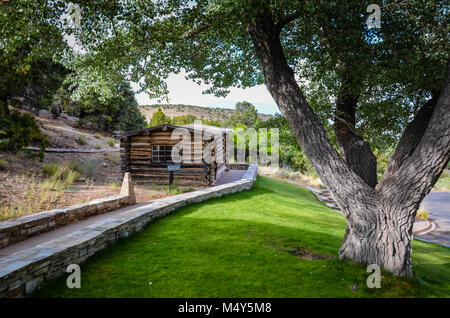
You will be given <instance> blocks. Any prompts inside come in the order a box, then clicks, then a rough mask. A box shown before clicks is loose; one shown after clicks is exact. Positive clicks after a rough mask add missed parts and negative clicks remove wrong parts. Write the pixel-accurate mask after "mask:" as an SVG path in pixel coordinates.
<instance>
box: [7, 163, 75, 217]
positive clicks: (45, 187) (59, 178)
mask: <svg viewBox="0 0 450 318" xmlns="http://www.w3.org/2000/svg"><path fill="white" fill-rule="evenodd" d="M42 172H43V174H44V175H46V176H47V177H46V178H45V179H44V180H43V181H37V179H36V177H35V176H33V175H31V176H29V175H27V174H24V175H23V176H22V178H23V179H26V181H25V180H22V181H24V182H23V183H24V184H26V188H24V193H23V198H21V200H19V201H17V202H15V203H14V204H12V205H2V206H0V221H5V220H8V219H11V218H18V217H21V216H25V215H29V214H33V213H36V212H39V211H44V210H49V209H51V208H52V206H53V204H54V203H56V202H60V201H63V200H64V191H65V190H66V189H68V188H69V187H70V186H71V185H72V184H73V183H75V182H76V181H77V180H78V179H79V177H80V174H79V173H78V172H77V171H75V170H73V169H72V168H71V167H70V166H69V165H60V164H57V163H51V164H46V165H43V166H42Z"/></svg>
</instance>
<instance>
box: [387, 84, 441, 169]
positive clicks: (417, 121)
mask: <svg viewBox="0 0 450 318" xmlns="http://www.w3.org/2000/svg"><path fill="white" fill-rule="evenodd" d="M438 97H439V93H437V94H436V93H435V94H433V96H432V98H431V99H430V100H429V101H428V102H426V103H425V104H424V105H423V106H422V107H421V108H420V109H419V111H418V112H417V114H416V116H414V119H413V120H412V121H411V122H410V123H409V124H408V126H407V127H406V129H405V131H404V132H403V134H402V136H401V137H400V140H399V142H398V144H397V147H396V149H395V152H394V155H393V156H392V157H391V159H390V160H389V162H388V165H387V167H386V171H385V174H386V175H389V174H392V173H394V172H395V171H396V170H398V169H399V168H400V167H401V166H402V164H403V162H404V161H405V160H406V159H407V158H408V157H409V156H411V155H412V154H413V153H414V150H415V149H416V147H417V145H418V144H419V142H420V140H421V139H422V137H423V135H424V134H425V131H426V129H427V127H428V124H429V122H430V119H431V116H432V115H433V111H434V109H435V107H436V103H437V99H438Z"/></svg>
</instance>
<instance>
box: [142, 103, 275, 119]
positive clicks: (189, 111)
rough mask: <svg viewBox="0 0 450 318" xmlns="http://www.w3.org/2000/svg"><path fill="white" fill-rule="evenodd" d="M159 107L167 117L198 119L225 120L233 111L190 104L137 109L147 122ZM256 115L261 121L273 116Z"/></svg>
mask: <svg viewBox="0 0 450 318" xmlns="http://www.w3.org/2000/svg"><path fill="white" fill-rule="evenodd" d="M159 107H161V109H162V111H163V112H164V114H165V115H166V116H169V117H174V116H181V115H193V116H195V117H197V118H199V119H213V120H216V119H217V120H219V121H225V120H227V119H228V118H229V117H230V116H231V114H232V113H233V109H228V108H211V107H202V106H192V105H160V104H155V105H143V106H139V110H140V111H141V113H142V115H143V116H144V117H145V119H146V121H147V122H149V121H150V119H151V118H152V115H153V113H154V112H156V111H157V110H158V108H159ZM258 116H259V118H260V119H261V120H262V121H265V120H267V119H270V118H272V117H274V116H273V115H266V114H258Z"/></svg>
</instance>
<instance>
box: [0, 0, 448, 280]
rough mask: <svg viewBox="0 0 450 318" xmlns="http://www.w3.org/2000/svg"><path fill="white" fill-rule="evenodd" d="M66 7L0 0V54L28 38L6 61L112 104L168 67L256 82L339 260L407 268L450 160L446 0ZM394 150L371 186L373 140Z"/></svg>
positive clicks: (218, 86)
mask: <svg viewBox="0 0 450 318" xmlns="http://www.w3.org/2000/svg"><path fill="white" fill-rule="evenodd" d="M73 3H75V4H77V5H79V7H80V9H81V19H80V25H76V26H73V25H68V24H66V23H64V21H63V20H62V19H60V17H61V15H62V14H63V12H64V10H66V6H65V5H66V3H65V1H62V0H54V1H49V2H45V3H44V4H41V3H40V2H35V1H26V0H21V1H20V0H19V1H10V2H3V3H1V13H0V31H1V34H2V39H1V40H0V52H2V54H3V55H2V59H3V60H4V57H6V59H7V60H8V58H9V57H10V56H12V55H13V54H14V51H16V50H17V49H18V48H22V47H24V46H25V45H26V44H27V43H32V44H30V45H31V46H30V51H29V53H27V54H24V57H20V58H19V59H18V60H17V62H15V64H14V65H22V64H23V63H24V62H27V61H28V60H33V59H36V58H37V57H40V58H42V57H51V58H52V59H53V60H54V61H55V62H56V61H58V62H60V63H62V64H64V65H65V66H66V67H67V68H68V69H70V70H71V71H72V72H71V74H70V76H69V77H68V82H69V83H70V84H71V85H73V86H74V94H73V95H74V96H75V97H77V98H79V99H81V98H82V97H83V96H87V95H88V94H90V93H92V94H95V96H97V97H98V98H99V99H100V100H107V99H110V98H114V97H115V96H116V95H117V94H118V92H119V90H120V85H119V84H120V83H122V82H124V81H133V82H139V83H140V84H141V88H142V89H146V90H147V92H149V93H150V96H151V97H156V96H163V95H164V94H165V93H167V89H166V84H165V79H167V77H168V76H169V74H171V73H178V72H180V71H181V70H185V71H186V72H187V74H188V75H187V77H188V78H190V79H192V80H194V81H196V82H198V83H205V84H207V85H209V88H208V89H207V90H206V91H205V92H206V93H213V94H216V95H218V96H225V95H226V93H227V92H228V89H229V88H230V87H232V86H235V87H244V88H245V87H250V86H254V85H257V84H262V83H265V84H266V87H267V89H268V91H269V93H270V94H271V95H272V97H273V98H274V100H275V102H276V103H277V105H278V107H279V108H280V111H281V112H282V113H283V115H284V116H285V117H286V120H287V122H288V124H289V126H290V127H291V128H292V130H293V132H294V135H295V138H296V140H297V142H298V143H299V145H300V146H301V148H302V150H303V152H304V153H305V155H306V156H307V157H308V159H309V160H310V162H311V164H312V165H313V167H314V169H315V170H316V171H317V173H318V174H319V176H320V178H321V179H322V181H323V182H324V183H325V185H326V186H327V187H328V188H329V189H330V191H331V192H332V193H333V196H334V197H335V199H336V201H337V202H338V204H339V205H340V207H341V208H342V210H343V213H344V214H345V215H346V217H347V220H348V222H347V231H346V235H345V238H344V243H343V246H342V248H341V251H340V257H341V258H351V259H353V260H355V261H358V262H363V263H376V264H379V265H381V266H383V267H385V268H386V269H388V270H390V271H391V272H393V273H395V274H400V275H412V267H411V262H410V253H411V247H410V241H411V235H410V234H409V233H411V231H412V224H413V220H414V215H415V212H416V210H417V208H418V206H419V204H420V202H421V200H422V199H423V197H424V196H425V195H426V193H428V191H430V189H431V187H432V186H433V184H434V183H435V182H436V180H437V178H438V177H439V175H440V174H441V173H442V170H443V169H444V167H445V166H446V165H447V163H448V161H449V158H450V136H449V133H450V127H449V125H450V118H449V116H450V111H449V107H450V106H449V104H450V101H449V100H450V87H449V86H450V79H449V75H448V72H449V69H448V64H449V54H448V53H449V52H450V50H449V41H448V34H449V27H450V25H449V23H448V20H449V14H450V10H449V8H448V3H447V2H446V1H443V0H433V1H421V0H407V1H401V2H400V1H396V0H391V1H384V2H383V4H382V5H381V13H382V15H381V17H382V20H381V28H379V29H369V28H368V26H367V25H366V18H367V13H366V8H367V6H368V4H369V2H368V1H356V0H347V1H329V0H315V1H300V0H292V1H281V0H221V1H216V0H197V1H194V2H193V1H189V0H161V1H130V0H117V1H88V2H87V1H81V0H74V1H73ZM42 34H45V35H46V36H45V37H42ZM68 36H72V37H73V39H75V43H76V44H77V45H78V49H77V50H71V49H69V48H68V46H67V44H66V41H65V40H67V39H68ZM4 37H5V38H4ZM49 43H51V45H49ZM18 69H19V67H15V68H14V70H18ZM330 136H332V138H330ZM333 140H334V141H335V144H333V143H332V141H333ZM397 141H398V143H397ZM395 144H397V145H396V150H395V152H394V154H393V156H392V158H391V159H390V160H389V163H388V164H387V168H386V172H385V174H384V176H383V177H382V179H381V180H380V182H378V180H377V176H376V158H375V155H374V153H373V150H372V148H375V147H381V148H382V147H385V148H387V147H393V146H394V145H395ZM334 146H335V147H334ZM336 147H337V149H335V148H336Z"/></svg>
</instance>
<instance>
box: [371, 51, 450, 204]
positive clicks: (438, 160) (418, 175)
mask: <svg viewBox="0 0 450 318" xmlns="http://www.w3.org/2000/svg"><path fill="white" fill-rule="evenodd" d="M407 149H408V148H407ZM449 159H450V60H449V61H448V66H447V75H446V80H445V84H444V87H443V89H442V91H441V94H440V95H439V98H438V100H437V102H436V106H435V107H434V111H433V114H432V116H431V119H430V120H429V122H428V125H427V126H426V130H425V133H424V134H423V136H422V137H421V138H420V141H419V142H418V143H417V146H416V147H414V149H413V148H411V149H410V153H409V155H408V157H407V158H405V159H404V161H403V162H402V164H401V166H400V168H399V169H397V170H394V169H392V172H390V173H388V174H386V173H385V175H384V176H383V179H382V180H381V182H380V183H379V184H378V185H377V187H376V190H377V191H378V192H379V193H382V194H383V195H384V196H386V198H387V199H393V200H395V198H396V196H398V195H399V193H398V192H397V191H392V189H401V190H402V194H401V195H402V197H403V198H408V199H409V201H411V202H418V203H417V204H420V202H421V201H422V199H423V198H424V197H425V195H426V194H427V193H428V192H429V191H430V190H431V188H432V187H433V185H434V184H435V183H436V181H437V180H438V178H439V176H440V175H441V173H442V171H443V170H444V169H445V167H446V166H447V164H448V162H449Z"/></svg>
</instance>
